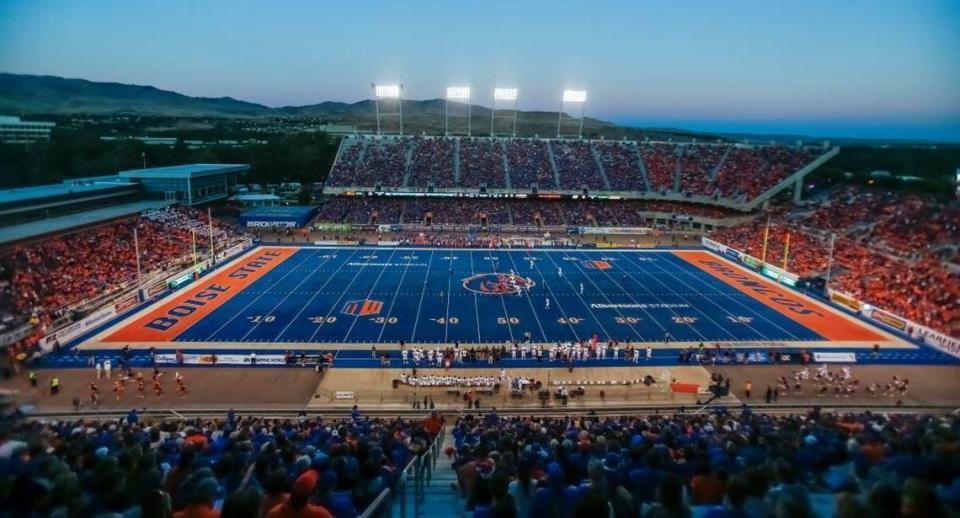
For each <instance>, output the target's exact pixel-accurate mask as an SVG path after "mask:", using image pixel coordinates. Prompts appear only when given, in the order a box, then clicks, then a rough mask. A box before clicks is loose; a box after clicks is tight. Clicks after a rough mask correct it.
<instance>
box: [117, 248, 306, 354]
mask: <svg viewBox="0 0 960 518" xmlns="http://www.w3.org/2000/svg"><path fill="white" fill-rule="evenodd" d="M296 252H297V249H296V248H262V249H259V250H256V251H254V252H253V253H251V254H249V255H247V256H246V257H244V258H243V259H241V260H239V261H238V262H237V263H235V264H234V265H232V266H230V267H229V268H226V269H225V270H224V271H222V272H220V273H218V274H216V275H214V276H213V277H210V278H205V279H202V281H201V282H199V283H197V284H196V285H195V286H191V287H190V288H189V289H187V290H185V291H184V292H183V294H181V295H178V296H176V297H174V298H173V299H172V300H170V301H169V302H167V303H166V304H163V305H162V306H159V307H157V308H155V309H153V310H151V311H150V312H149V313H147V314H146V315H144V316H142V317H140V318H138V319H137V320H135V321H133V322H131V323H129V324H127V325H126V326H124V327H123V328H122V329H120V330H119V331H117V332H116V333H113V334H112V335H110V336H108V337H106V338H104V340H103V341H104V342H170V341H172V340H173V339H174V338H176V337H177V335H179V334H180V333H182V332H184V331H185V330H187V329H188V328H189V327H190V326H192V325H193V324H196V323H197V322H199V321H200V320H201V319H203V317H205V316H207V315H208V314H210V313H211V312H212V311H213V310H215V309H217V308H218V307H220V306H222V305H223V303H224V302H226V301H228V300H230V299H231V298H233V296H234V295H236V294H237V293H240V292H241V291H243V290H244V288H246V287H247V286H250V285H251V284H253V283H254V282H256V281H257V280H258V279H260V278H262V277H263V276H264V275H266V274H267V272H269V271H270V270H273V269H274V268H276V267H277V265H279V264H280V263H282V262H283V261H285V260H286V259H287V258H288V257H290V256H291V255H293V254H295V253H296Z"/></svg>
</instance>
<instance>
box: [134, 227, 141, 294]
mask: <svg viewBox="0 0 960 518" xmlns="http://www.w3.org/2000/svg"><path fill="white" fill-rule="evenodd" d="M133 253H134V254H136V256H137V288H138V289H143V279H142V277H141V273H140V240H139V239H138V237H137V227H133Z"/></svg>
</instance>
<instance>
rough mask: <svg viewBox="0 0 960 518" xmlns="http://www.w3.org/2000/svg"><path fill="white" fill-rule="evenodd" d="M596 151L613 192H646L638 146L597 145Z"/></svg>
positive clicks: (621, 143) (630, 144)
mask: <svg viewBox="0 0 960 518" xmlns="http://www.w3.org/2000/svg"><path fill="white" fill-rule="evenodd" d="M594 149H596V150H597V155H598V156H599V157H600V163H601V164H603V171H604V172H605V173H606V174H607V181H609V182H610V189H611V190H613V191H646V190H647V186H646V184H645V183H644V181H643V173H641V172H640V155H638V154H637V145H636V144H633V143H630V142H609V143H595V144H594Z"/></svg>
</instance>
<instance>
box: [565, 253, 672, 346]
mask: <svg viewBox="0 0 960 518" xmlns="http://www.w3.org/2000/svg"><path fill="white" fill-rule="evenodd" d="M587 257H588V259H589V256H587ZM573 262H574V263H575V264H576V267H577V270H578V271H580V273H581V276H582V277H584V278H586V279H587V280H588V281H590V284H592V285H593V287H594V288H595V289H596V290H597V292H598V293H600V294H601V295H603V298H604V300H606V301H607V303H609V304H611V305H612V304H613V301H612V300H610V297H609V296H608V295H607V294H606V292H604V291H603V290H601V289H600V286H597V283H596V281H594V280H593V277H591V276H590V275H588V274H587V270H586V268H584V267H583V265H581V264H580V261H573ZM597 271H598V272H603V273H605V274H606V275H607V276H608V277H609V276H610V274H609V273H607V271H606V270H601V269H599V268H598V269H597ZM611 280H613V278H612V277H611ZM614 283H615V284H616V285H617V287H618V288H620V291H622V292H623V293H624V294H625V295H626V296H628V297H630V294H629V293H628V292H627V290H625V289H623V286H621V285H620V283H618V282H616V281H614ZM577 293H580V292H579V291H578V292H577ZM630 300H631V301H633V302H634V303H636V302H637V301H635V300H633V297H630ZM613 310H614V311H616V312H617V314H618V315H620V318H622V319H623V323H624V324H626V325H627V327H629V328H630V330H632V331H633V334H634V335H636V336H637V338H639V339H641V340H643V334H642V333H639V332H637V328H635V327H633V324H631V323H630V322H629V320H628V319H627V315H624V314H623V312H622V311H620V308H617V307H614V308H613ZM658 325H659V324H658ZM660 327H661V328H663V326H660ZM664 331H666V330H664ZM611 338H614V337H611Z"/></svg>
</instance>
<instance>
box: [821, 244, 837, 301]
mask: <svg viewBox="0 0 960 518" xmlns="http://www.w3.org/2000/svg"><path fill="white" fill-rule="evenodd" d="M836 241H837V235H836V234H834V233H831V234H830V256H829V258H828V259H827V282H826V283H824V285H823V289H824V292H826V291H827V290H829V289H830V275H831V274H832V273H833V249H834V247H835V246H836Z"/></svg>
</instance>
